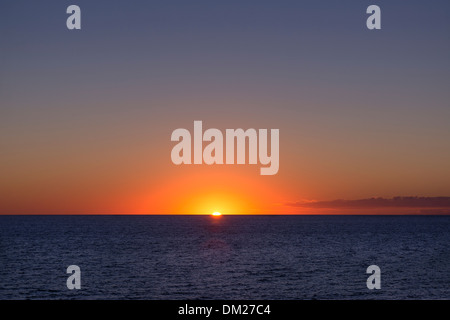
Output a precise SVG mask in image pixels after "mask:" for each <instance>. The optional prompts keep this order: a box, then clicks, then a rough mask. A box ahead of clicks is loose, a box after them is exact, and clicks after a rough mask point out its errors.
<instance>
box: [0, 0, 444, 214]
mask: <svg viewBox="0 0 450 320" xmlns="http://www.w3.org/2000/svg"><path fill="white" fill-rule="evenodd" d="M72 4H76V5H78V6H79V7H80V8H81V30H68V29H67V28H66V19H67V18H68V16H69V15H68V14H66V8H67V7H68V6H69V5H72ZM371 4H377V5H378V6H380V8H381V26H382V28H381V30H368V29H367V28H366V19H367V17H368V16H369V15H368V14H366V8H367V7H368V6H369V5H371ZM0 39H1V41H0V150H1V157H0V172H1V179H0V214H208V213H212V212H214V211H220V212H222V213H224V214H308V213H327V214H329V213H373V214H379V213H421V214H429V213H444V214H448V212H449V211H448V209H450V201H449V200H448V199H447V200H445V201H444V202H442V201H441V200H442V199H440V200H439V199H437V200H436V199H435V200H436V201H437V203H439V204H440V205H439V206H437V205H430V204H429V202H426V201H425V202H421V201H417V203H413V204H411V202H408V201H407V200H405V201H406V202H405V203H408V204H405V205H402V206H398V205H397V206H393V207H392V206H390V205H387V204H386V203H389V202H384V200H382V201H372V202H371V201H368V203H370V204H371V205H370V206H367V205H364V206H362V207H361V206H359V205H356V206H355V205H354V204H355V202H352V201H354V200H358V199H359V200H361V199H373V198H375V199H378V198H382V199H392V198H394V197H412V196H416V197H420V198H423V197H425V198H430V199H431V200H433V198H435V197H446V196H450V166H449V165H448V164H449V163H450V148H449V141H450V126H449V122H450V106H449V98H450V90H449V88H450V59H449V57H450V3H449V2H448V1H439V0H435V1H433V5H431V4H430V2H429V1H424V0H420V1H400V0H390V1H376V2H373V1H359V0H358V1H356V0H353V1H350V0H345V1H331V0H329V1H328V0H327V1H323V0H320V1H286V0H277V1H266V0H262V1H250V0H239V1H236V0H228V1H206V0H205V1H193V0H189V1H133V2H132V3H131V2H129V1H124V0H122V1H114V0H110V1H83V0H76V1H20V0H17V1H8V0H6V1H2V2H1V4H0ZM195 120H201V121H203V127H204V128H205V129H207V128H217V129H220V130H222V131H223V132H224V131H225V130H226V129H236V128H243V129H248V128H255V129H263V128H265V129H275V128H276V129H279V130H280V155H279V157H280V160H279V163H280V169H279V172H278V173H277V174H276V175H273V176H262V175H260V174H259V170H260V165H248V164H246V165H211V166H209V165H205V164H202V165H179V166H177V165H174V164H173V163H172V161H171V156H170V155H171V150H172V148H173V147H174V145H175V143H174V142H172V141H171V140H170V137H171V133H172V132H173V130H175V129H177V128H186V129H188V130H190V131H191V132H192V131H193V123H194V121H195ZM338 199H341V200H345V201H346V202H345V203H346V204H349V205H348V206H342V205H336V204H337V202H336V201H335V200H338ZM400 201H403V200H400ZM356 203H357V204H358V203H360V202H356ZM364 203H366V202H364ZM433 210H435V211H433ZM436 210H437V211H436Z"/></svg>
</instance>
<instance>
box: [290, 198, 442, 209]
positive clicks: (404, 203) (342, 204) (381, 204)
mask: <svg viewBox="0 0 450 320" xmlns="http://www.w3.org/2000/svg"><path fill="white" fill-rule="evenodd" d="M286 205H287V206H291V207H303V208H330V209H331V208H333V209H334V208H345V209H347V208H359V209H362V208H450V197H393V198H367V199H357V200H343V199H337V200H331V201H304V200H302V201H297V202H289V203H286Z"/></svg>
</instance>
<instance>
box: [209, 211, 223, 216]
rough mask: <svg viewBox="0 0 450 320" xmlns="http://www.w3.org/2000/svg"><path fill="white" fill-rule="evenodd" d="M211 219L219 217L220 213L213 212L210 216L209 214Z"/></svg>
mask: <svg viewBox="0 0 450 320" xmlns="http://www.w3.org/2000/svg"><path fill="white" fill-rule="evenodd" d="M211 215H212V216H213V217H220V216H221V215H222V214H221V213H220V212H217V211H216V212H213V213H212V214H211Z"/></svg>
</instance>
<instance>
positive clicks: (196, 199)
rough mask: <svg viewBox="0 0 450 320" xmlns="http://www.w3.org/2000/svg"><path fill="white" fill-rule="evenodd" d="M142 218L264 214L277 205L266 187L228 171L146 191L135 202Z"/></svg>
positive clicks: (270, 188)
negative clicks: (178, 215)
mask: <svg viewBox="0 0 450 320" xmlns="http://www.w3.org/2000/svg"><path fill="white" fill-rule="evenodd" d="M138 202H140V203H141V207H140V208H138V210H137V211H139V212H142V213H144V214H200V215H211V211H212V209H214V212H220V213H221V214H227V215H230V214H231V215H233V214H264V213H269V212H270V211H272V212H273V210H274V207H276V206H277V205H278V203H281V202H282V200H281V193H280V192H279V190H277V189H276V188H274V187H273V186H272V185H271V184H270V183H261V179H252V177H251V176H250V175H245V174H244V175H242V174H237V173H236V174H234V173H232V172H230V171H229V170H228V171H226V170H224V171H220V172H216V171H214V172H211V171H208V172H207V173H203V172H199V173H198V172H197V173H195V174H192V173H190V174H183V175H182V176H177V177H174V178H172V179H168V180H167V181H166V183H165V184H164V185H159V186H158V188H154V189H153V190H149V191H148V192H147V193H146V194H143V195H142V197H141V199H140V200H138Z"/></svg>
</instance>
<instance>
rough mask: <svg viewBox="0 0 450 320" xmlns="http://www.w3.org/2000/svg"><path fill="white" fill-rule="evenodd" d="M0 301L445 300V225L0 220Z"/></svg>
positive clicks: (446, 220) (351, 220)
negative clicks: (70, 283)
mask: <svg viewBox="0 0 450 320" xmlns="http://www.w3.org/2000/svg"><path fill="white" fill-rule="evenodd" d="M373 264H375V265H378V266H379V267H380V268H381V289H380V290H369V289H367V287H366V280H367V277H368V276H369V275H368V274H366V268H367V267H368V266H369V265H373ZM69 265H78V266H79V267H80V269H81V289H80V290H69V289H67V287H66V280H67V277H68V276H69V275H68V274H66V269H67V267H68V266H69ZM0 299H450V217H448V216H440V217H439V216H429V217H424V216H223V217H221V218H212V217H210V216H0Z"/></svg>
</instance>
